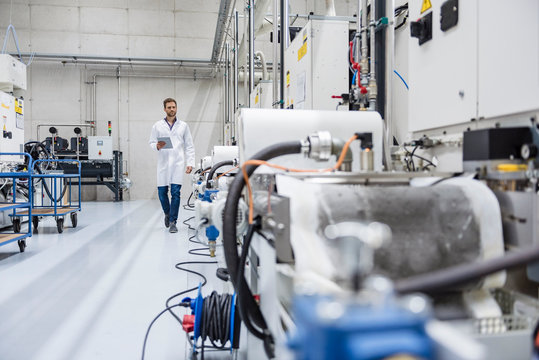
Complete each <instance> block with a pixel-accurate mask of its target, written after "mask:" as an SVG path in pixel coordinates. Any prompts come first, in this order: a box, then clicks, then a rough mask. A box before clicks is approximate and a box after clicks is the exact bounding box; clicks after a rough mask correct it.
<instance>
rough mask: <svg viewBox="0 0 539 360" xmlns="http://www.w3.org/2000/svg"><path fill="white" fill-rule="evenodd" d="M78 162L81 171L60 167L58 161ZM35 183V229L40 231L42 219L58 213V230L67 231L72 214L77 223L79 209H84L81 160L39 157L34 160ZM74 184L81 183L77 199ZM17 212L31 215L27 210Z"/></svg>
mask: <svg viewBox="0 0 539 360" xmlns="http://www.w3.org/2000/svg"><path fill="white" fill-rule="evenodd" d="M60 162H62V163H74V164H76V165H77V169H78V170H77V173H74V174H64V173H63V171H58V170H56V168H57V167H58V163H60ZM33 169H34V173H33V175H32V184H33V188H34V192H35V193H36V194H38V195H39V196H35V197H34V201H33V205H32V215H31V218H32V225H33V231H34V233H37V232H38V226H39V219H40V218H43V217H47V216H49V217H54V219H55V220H56V228H57V230H58V233H60V234H61V233H62V232H63V231H64V225H65V218H66V217H69V218H70V220H71V226H73V227H74V228H75V227H77V222H78V221H77V213H78V212H79V211H80V210H81V185H80V171H81V165H80V161H78V160H70V159H39V160H35V161H34V167H33ZM73 186H77V187H78V194H77V195H78V196H76V198H77V199H76V200H73ZM17 216H27V213H26V212H25V211H23V212H17Z"/></svg>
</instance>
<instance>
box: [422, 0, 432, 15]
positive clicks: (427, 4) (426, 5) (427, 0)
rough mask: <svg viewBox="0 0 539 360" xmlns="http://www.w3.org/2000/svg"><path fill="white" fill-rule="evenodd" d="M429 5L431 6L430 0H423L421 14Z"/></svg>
mask: <svg viewBox="0 0 539 360" xmlns="http://www.w3.org/2000/svg"><path fill="white" fill-rule="evenodd" d="M431 7H432V4H431V2H430V0H423V5H421V14H423V13H424V12H425V11H427V10H428V9H430V8H431Z"/></svg>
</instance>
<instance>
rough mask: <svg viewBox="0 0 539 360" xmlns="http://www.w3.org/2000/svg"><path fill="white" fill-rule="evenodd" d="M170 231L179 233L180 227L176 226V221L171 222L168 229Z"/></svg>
mask: <svg viewBox="0 0 539 360" xmlns="http://www.w3.org/2000/svg"><path fill="white" fill-rule="evenodd" d="M168 231H170V232H171V233H177V232H178V228H177V227H176V223H175V222H172V223H170V229H168Z"/></svg>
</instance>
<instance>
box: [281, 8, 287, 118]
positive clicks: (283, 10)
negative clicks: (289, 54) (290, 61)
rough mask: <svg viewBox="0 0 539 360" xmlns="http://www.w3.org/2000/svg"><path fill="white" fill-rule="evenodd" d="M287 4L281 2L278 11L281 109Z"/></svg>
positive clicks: (284, 70)
mask: <svg viewBox="0 0 539 360" xmlns="http://www.w3.org/2000/svg"><path fill="white" fill-rule="evenodd" d="M287 4H288V2H287V0H281V4H280V6H281V10H280V15H281V18H280V19H281V37H280V38H281V39H280V40H281V54H280V55H281V84H280V85H281V94H280V98H281V99H280V103H281V109H283V108H284V96H285V94H284V87H285V72H286V67H285V62H284V52H285V50H286V45H285V39H286V36H285V32H286V31H285V30H284V29H288V27H287V25H286V19H287V18H288V6H287Z"/></svg>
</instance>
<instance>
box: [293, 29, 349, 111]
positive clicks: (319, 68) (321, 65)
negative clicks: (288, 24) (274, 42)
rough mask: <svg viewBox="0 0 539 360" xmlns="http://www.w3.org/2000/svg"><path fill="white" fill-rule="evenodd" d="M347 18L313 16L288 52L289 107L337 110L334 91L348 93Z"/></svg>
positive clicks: (337, 93) (339, 93)
mask: <svg viewBox="0 0 539 360" xmlns="http://www.w3.org/2000/svg"><path fill="white" fill-rule="evenodd" d="M348 29H349V24H348V22H345V21H334V20H309V22H307V24H306V25H305V27H304V28H303V29H302V30H301V31H300V32H299V33H298V34H297V35H296V38H295V39H294V41H292V43H290V46H289V47H288V49H287V50H286V52H285V94H284V102H285V104H284V105H285V108H287V109H311V110H335V109H336V107H337V105H338V103H339V100H338V99H334V98H332V95H341V94H343V93H348V77H349V76H348V71H349V70H348Z"/></svg>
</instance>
